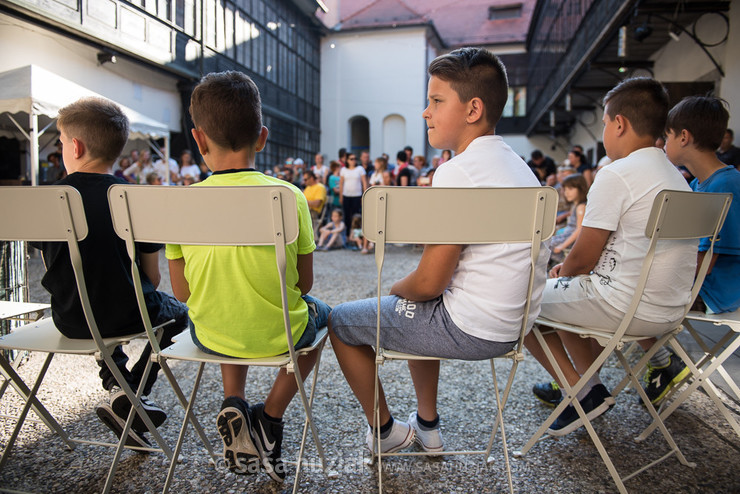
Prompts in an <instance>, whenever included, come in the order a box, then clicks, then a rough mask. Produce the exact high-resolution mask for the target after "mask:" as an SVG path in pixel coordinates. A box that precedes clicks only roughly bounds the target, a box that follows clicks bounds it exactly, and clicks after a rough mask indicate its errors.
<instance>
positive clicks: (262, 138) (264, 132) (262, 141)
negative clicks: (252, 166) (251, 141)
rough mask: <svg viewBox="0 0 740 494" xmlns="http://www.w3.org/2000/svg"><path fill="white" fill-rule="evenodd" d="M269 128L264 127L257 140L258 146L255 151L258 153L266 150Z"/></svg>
mask: <svg viewBox="0 0 740 494" xmlns="http://www.w3.org/2000/svg"><path fill="white" fill-rule="evenodd" d="M268 132H269V131H268V130H267V127H265V126H264V125H263V126H262V130H260V135H259V137H258V138H257V144H256V145H255V151H257V152H258V153H259V152H260V151H262V150H263V149H265V145H266V144H267V134H268Z"/></svg>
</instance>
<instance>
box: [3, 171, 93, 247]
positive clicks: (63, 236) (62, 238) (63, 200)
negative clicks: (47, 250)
mask: <svg viewBox="0 0 740 494" xmlns="http://www.w3.org/2000/svg"><path fill="white" fill-rule="evenodd" d="M0 211H2V212H3V213H2V214H0V240H27V241H29V242H34V241H35V242H66V241H68V240H70V239H76V240H83V239H84V238H85V237H86V236H87V221H86V220H85V209H84V207H83V205H82V197H81V196H80V193H79V192H77V190H76V189H75V188H73V187H70V186H68V185H50V186H45V187H28V186H9V187H7V186H6V187H0ZM70 234H72V236H71V237H70Z"/></svg>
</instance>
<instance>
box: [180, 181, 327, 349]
mask: <svg viewBox="0 0 740 494" xmlns="http://www.w3.org/2000/svg"><path fill="white" fill-rule="evenodd" d="M229 185H230V186H234V185H287V186H289V187H290V188H291V189H293V192H294V193H295V195H296V199H297V201H298V224H299V235H298V240H297V241H295V242H293V243H292V244H290V245H287V246H286V255H287V260H288V262H287V271H286V285H287V291H288V307H289V309H290V322H291V327H292V331H293V342H294V343H296V342H298V340H299V338H300V337H301V335H302V334H303V331H304V330H305V329H306V322H307V321H308V307H307V306H306V303H305V302H304V300H303V299H302V298H301V291H300V289H299V288H298V287H297V286H296V284H297V283H298V268H297V264H296V263H297V256H298V255H299V254H301V255H303V254H309V253H311V252H313V251H314V249H315V248H316V244H315V243H314V238H313V228H312V226H311V215H310V214H309V212H308V203H307V202H306V199H305V197H304V195H303V193H302V192H301V191H300V189H298V188H297V187H295V186H293V185H290V184H288V183H287V182H284V181H282V180H279V179H276V178H273V177H268V176H266V175H264V174H263V173H261V172H258V171H255V170H233V171H232V170H229V171H227V172H221V173H218V172H217V173H214V174H213V175H211V176H210V177H208V178H207V179H205V180H204V181H203V182H200V183H197V184H194V185H191V187H198V186H229ZM244 214H265V212H264V211H244ZM166 256H167V259H180V258H184V259H185V279H186V280H187V281H188V284H189V287H190V298H188V300H187V305H188V308H189V309H190V319H191V320H192V321H193V325H194V326H195V333H196V336H197V337H198V340H199V341H200V342H201V343H202V344H203V345H205V347H206V348H210V349H211V350H214V351H216V352H219V353H222V354H224V355H231V356H234V357H243V358H259V357H271V356H274V355H279V354H281V353H285V352H287V351H288V346H287V341H286V339H285V326H284V325H283V309H282V302H281V300H280V278H279V277H278V273H277V265H276V262H275V248H274V247H272V246H207V245H170V244H168V245H167V248H166Z"/></svg>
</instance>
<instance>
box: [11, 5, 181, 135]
mask: <svg viewBox="0 0 740 494" xmlns="http://www.w3.org/2000/svg"><path fill="white" fill-rule="evenodd" d="M0 46H2V57H0V72H4V71H6V70H11V69H15V68H18V67H23V66H26V65H29V64H34V65H38V66H40V67H43V68H45V69H46V70H49V71H51V72H54V73H56V74H58V75H60V76H62V77H64V78H66V79H69V80H71V81H73V82H75V83H77V84H79V85H80V86H84V87H86V88H88V89H90V90H92V91H95V92H97V93H99V94H100V95H102V96H105V97H106V98H109V99H111V100H113V101H116V102H118V103H121V104H123V105H125V106H128V107H129V108H131V109H133V110H136V111H138V112H139V113H141V114H143V115H146V116H148V117H150V118H153V119H154V120H157V121H159V122H162V123H165V124H167V125H168V126H169V128H170V130H172V131H176V132H180V131H181V129H180V116H181V112H180V97H179V95H178V92H177V86H176V79H175V78H174V77H169V76H167V75H164V74H162V73H161V72H158V71H154V70H150V69H147V68H145V67H143V66H141V65H138V64H134V63H132V62H127V61H125V60H121V57H119V59H118V63H116V64H111V63H106V64H104V65H102V66H99V65H98V62H97V53H98V50H96V49H94V48H93V47H90V46H87V45H84V44H82V43H80V42H77V41H74V40H72V39H69V38H65V37H63V36H60V35H57V34H54V33H52V32H50V31H47V30H45V29H43V28H41V27H38V26H34V25H32V24H29V23H26V22H23V21H21V20H18V19H15V18H13V17H9V16H6V15H3V14H0Z"/></svg>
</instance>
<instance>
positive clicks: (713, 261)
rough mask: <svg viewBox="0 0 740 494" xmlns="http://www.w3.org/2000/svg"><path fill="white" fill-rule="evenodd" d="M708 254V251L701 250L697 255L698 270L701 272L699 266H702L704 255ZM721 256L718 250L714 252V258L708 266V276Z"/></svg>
mask: <svg viewBox="0 0 740 494" xmlns="http://www.w3.org/2000/svg"><path fill="white" fill-rule="evenodd" d="M706 254H707V251H703V252H699V253H698V254H697V255H696V271H697V273H698V272H699V267H700V266H701V263H702V262H704V256H705V255H706ZM718 257H719V254H717V253H716V252H714V253H712V259H710V260H709V267H708V268H707V274H706V275H707V276H709V275H710V274H711V272H712V268H713V267H714V264H715V263H716V262H717V258H718Z"/></svg>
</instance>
